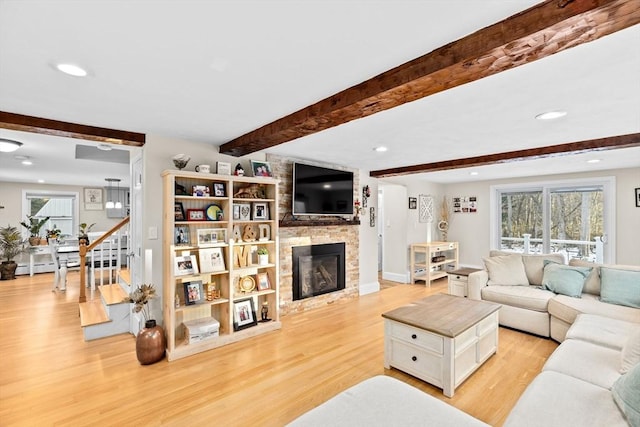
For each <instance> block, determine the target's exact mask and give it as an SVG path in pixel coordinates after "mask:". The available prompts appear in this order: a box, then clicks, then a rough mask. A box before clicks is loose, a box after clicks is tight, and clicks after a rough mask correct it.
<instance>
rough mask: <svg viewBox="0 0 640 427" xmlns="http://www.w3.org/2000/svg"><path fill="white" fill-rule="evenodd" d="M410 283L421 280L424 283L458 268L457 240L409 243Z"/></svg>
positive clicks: (426, 283) (427, 283) (428, 282)
mask: <svg viewBox="0 0 640 427" xmlns="http://www.w3.org/2000/svg"><path fill="white" fill-rule="evenodd" d="M410 258H411V271H410V275H411V283H412V284H413V283H416V280H422V281H424V282H425V285H427V286H431V282H432V281H433V280H436V279H440V278H441V277H445V276H446V275H447V272H449V271H452V270H456V269H457V268H458V242H427V243H412V244H411V254H410Z"/></svg>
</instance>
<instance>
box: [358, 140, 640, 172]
mask: <svg viewBox="0 0 640 427" xmlns="http://www.w3.org/2000/svg"><path fill="white" fill-rule="evenodd" d="M630 147H640V133H632V134H629V135H620V136H612V137H608V138H599V139H589V140H586V141H579V142H570V143H568V144H560V145H551V146H548V147H538V148H527V149H524V150H517V151H508V152H504V153H495V154H487V155H484V156H475V157H467V158H465V159H455V160H445V161H442V162H434V163H425V164H422V165H412V166H405V167H399V168H391V169H383V170H377V171H371V172H370V173H369V175H370V176H372V177H374V178H388V177H391V176H400V175H410V174H416V173H426V172H438V171H444V170H451V169H462V168H470V167H475V166H486V165H494V164H499V163H511V162H519V161H523V160H535V159H542V158H548V157H558V156H566V155H570V154H579V153H586V152H592V151H605V150H614V149H620V148H630Z"/></svg>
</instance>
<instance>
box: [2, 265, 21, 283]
mask: <svg viewBox="0 0 640 427" xmlns="http://www.w3.org/2000/svg"><path fill="white" fill-rule="evenodd" d="M16 268H18V263H17V262H15V261H2V264H0V280H13V279H15V278H16Z"/></svg>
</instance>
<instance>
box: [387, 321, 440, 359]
mask: <svg viewBox="0 0 640 427" xmlns="http://www.w3.org/2000/svg"><path fill="white" fill-rule="evenodd" d="M389 327H390V331H391V338H392V339H396V340H400V341H405V342H408V343H411V344H413V345H416V346H418V347H421V348H424V349H426V350H430V351H433V352H435V353H438V354H442V351H443V348H444V344H443V338H442V337H441V336H439V335H436V334H432V333H431V332H427V331H425V330H422V329H418V328H414V327H413V326H409V325H405V324H402V323H397V322H389Z"/></svg>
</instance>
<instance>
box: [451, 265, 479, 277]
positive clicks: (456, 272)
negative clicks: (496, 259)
mask: <svg viewBox="0 0 640 427" xmlns="http://www.w3.org/2000/svg"><path fill="white" fill-rule="evenodd" d="M476 271H482V269H481V268H469V267H463V268H459V269H457V270H452V271H447V274H453V275H454V276H455V275H458V276H468V275H470V274H471V273H475V272H476Z"/></svg>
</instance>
